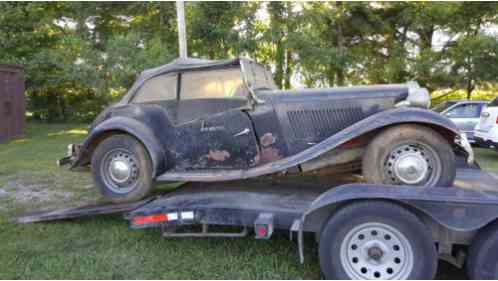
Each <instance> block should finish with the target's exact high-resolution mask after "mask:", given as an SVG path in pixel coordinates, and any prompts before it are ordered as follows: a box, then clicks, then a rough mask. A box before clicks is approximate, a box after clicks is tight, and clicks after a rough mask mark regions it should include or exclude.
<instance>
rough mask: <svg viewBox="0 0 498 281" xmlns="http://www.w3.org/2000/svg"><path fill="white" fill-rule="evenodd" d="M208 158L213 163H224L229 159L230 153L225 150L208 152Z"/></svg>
mask: <svg viewBox="0 0 498 281" xmlns="http://www.w3.org/2000/svg"><path fill="white" fill-rule="evenodd" d="M208 158H209V159H211V160H214V161H225V160H227V159H228V158H230V153H229V152H228V151H226V150H210V151H209V154H208Z"/></svg>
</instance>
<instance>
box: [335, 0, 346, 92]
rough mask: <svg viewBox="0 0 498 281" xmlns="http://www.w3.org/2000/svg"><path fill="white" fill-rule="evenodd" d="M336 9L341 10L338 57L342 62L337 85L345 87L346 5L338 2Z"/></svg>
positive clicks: (338, 25) (337, 24)
mask: <svg viewBox="0 0 498 281" xmlns="http://www.w3.org/2000/svg"><path fill="white" fill-rule="evenodd" d="M336 7H337V10H339V15H340V18H339V20H338V21H337V23H336V26H337V41H336V42H337V57H338V58H339V59H340V60H341V64H340V65H339V68H338V69H337V73H336V74H337V85H338V86H343V85H344V65H343V61H344V53H345V52H344V35H343V27H342V25H343V22H342V16H343V10H344V4H343V3H342V2H341V1H338V2H336Z"/></svg>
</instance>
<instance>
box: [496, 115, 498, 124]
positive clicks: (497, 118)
mask: <svg viewBox="0 0 498 281" xmlns="http://www.w3.org/2000/svg"><path fill="white" fill-rule="evenodd" d="M496 124H498V116H496Z"/></svg>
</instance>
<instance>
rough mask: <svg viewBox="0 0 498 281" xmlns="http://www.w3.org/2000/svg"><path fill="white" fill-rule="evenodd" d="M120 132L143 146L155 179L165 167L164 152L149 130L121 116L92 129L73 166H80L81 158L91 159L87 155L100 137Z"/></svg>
mask: <svg viewBox="0 0 498 281" xmlns="http://www.w3.org/2000/svg"><path fill="white" fill-rule="evenodd" d="M120 132H121V133H126V134H129V135H131V136H133V137H135V138H136V139H137V140H138V141H140V142H141V143H142V144H143V145H144V146H145V148H146V149H147V152H148V153H149V156H150V159H151V161H152V165H153V167H154V170H153V172H152V176H153V177H155V176H156V173H157V171H160V170H162V168H163V167H164V165H165V163H164V161H165V155H166V153H165V150H164V149H163V147H162V146H161V145H160V143H159V141H158V140H157V137H156V135H155V134H154V132H153V131H152V129H151V128H149V127H147V126H146V125H144V124H143V123H140V122H139V121H137V120H135V119H132V118H129V117H123V116H117V117H112V118H110V119H107V120H105V121H103V122H102V123H100V124H98V125H97V126H96V127H95V128H93V130H92V131H91V132H90V134H89V136H88V137H87V138H86V140H85V141H84V142H83V144H82V145H81V153H80V155H79V157H78V159H77V160H76V161H75V163H74V164H73V166H77V165H81V164H82V163H80V162H81V161H82V159H83V157H87V158H88V160H89V158H90V157H91V155H89V153H91V150H92V149H93V148H94V146H95V145H96V142H99V141H101V137H103V136H105V135H107V134H109V133H111V134H114V133H120Z"/></svg>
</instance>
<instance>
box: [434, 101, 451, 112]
mask: <svg viewBox="0 0 498 281" xmlns="http://www.w3.org/2000/svg"><path fill="white" fill-rule="evenodd" d="M454 104H456V101H445V102H443V103H441V104H439V105H437V106H435V107H433V108H432V110H434V111H436V112H439V113H441V112H443V111H445V110H446V109H448V108H449V107H450V106H453V105H454Z"/></svg>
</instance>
